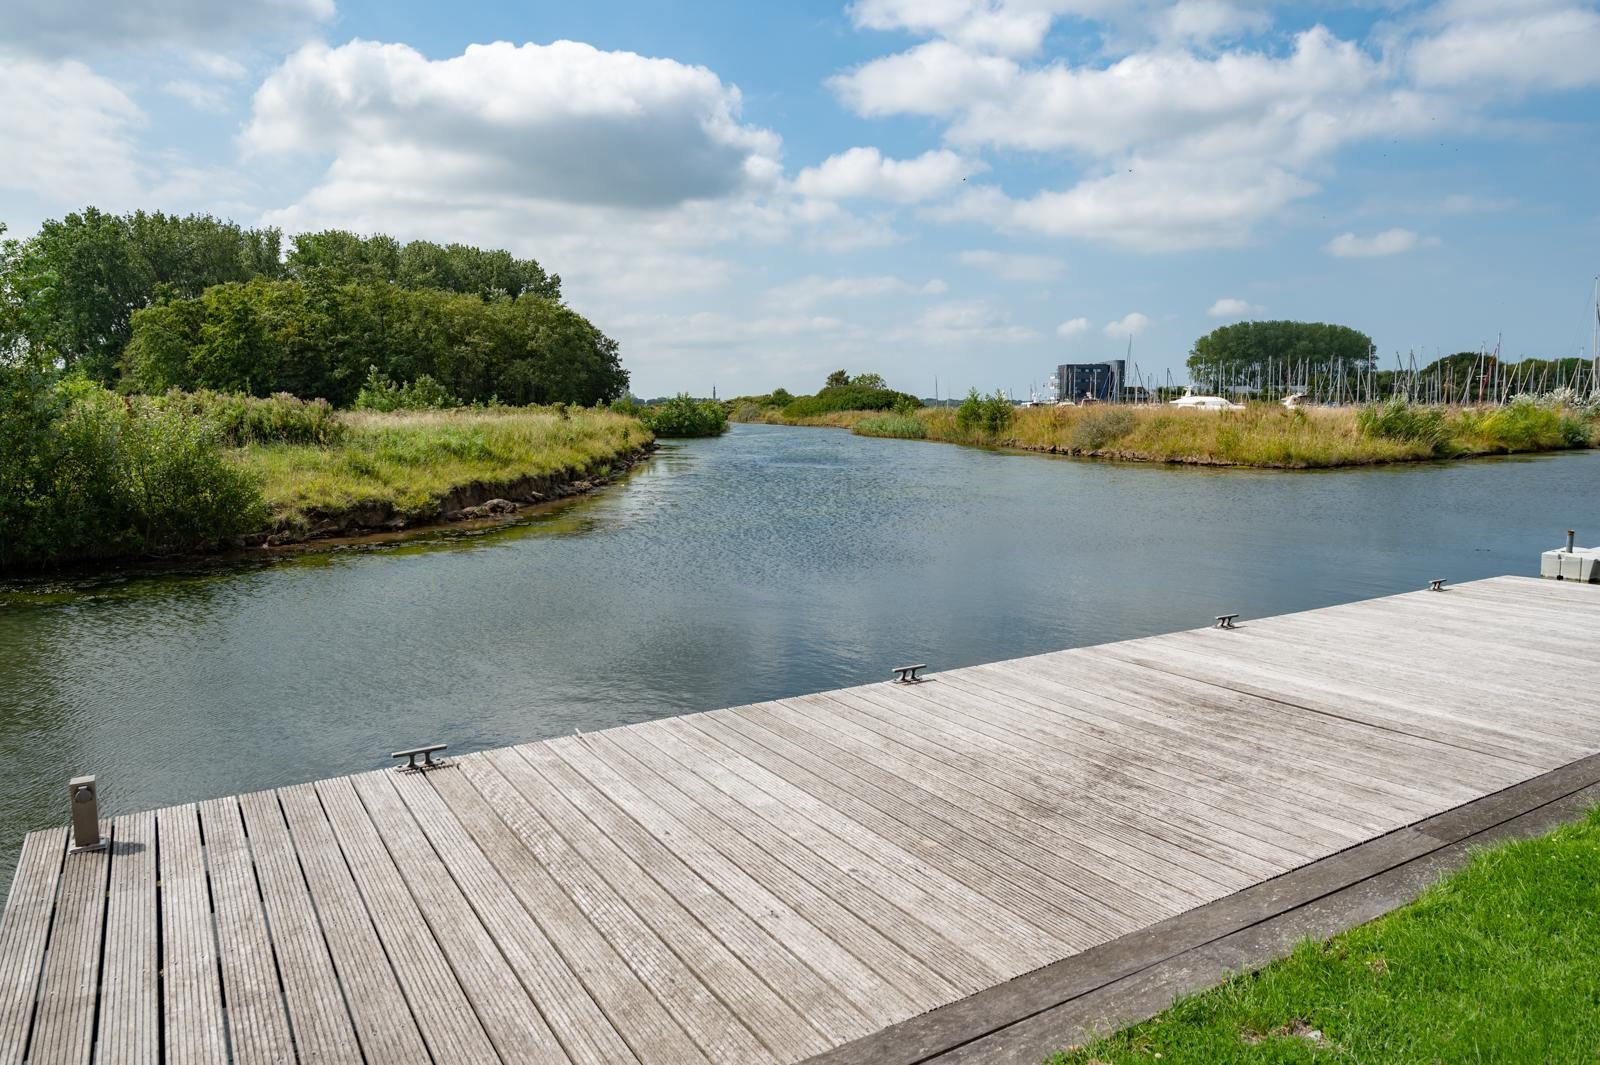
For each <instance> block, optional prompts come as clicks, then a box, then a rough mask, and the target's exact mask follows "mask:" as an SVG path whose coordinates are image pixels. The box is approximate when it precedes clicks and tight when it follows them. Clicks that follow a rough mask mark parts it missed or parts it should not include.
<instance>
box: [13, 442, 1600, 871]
mask: <svg viewBox="0 0 1600 1065" xmlns="http://www.w3.org/2000/svg"><path fill="white" fill-rule="evenodd" d="M1574 524H1575V525H1576V526H1577V528H1578V529H1580V530H1589V531H1590V532H1591V533H1593V534H1595V535H1589V536H1587V537H1580V538H1581V539H1583V540H1584V541H1585V542H1593V541H1600V454H1595V453H1585V454H1573V455H1563V456H1554V457H1541V458H1530V459H1519V460H1496V461H1485V462H1469V463H1458V464H1453V465H1418V466H1404V467H1395V468H1388V469H1366V470H1357V471H1331V472H1322V473H1303V474H1301V473H1287V474H1286V473H1271V472H1247V471H1238V470H1204V469H1167V468H1162V467H1153V466H1138V465H1111V464H1101V463H1089V462H1075V461H1070V460H1064V459H1052V458H1047V457H1042V456H1037V455H1016V454H1002V453H994V452H986V451H978V450H972V449H967V448H958V447H950V446H943V445H935V444H924V443H917V442H906V441H894V440H867V439H862V438H859V437H853V436H850V435H848V434H846V433H843V432H838V431H832V430H820V429H792V428H785V427H779V426H740V427H737V428H736V429H735V430H734V431H733V432H732V433H730V434H729V435H728V436H726V437H724V438H722V439H719V440H709V441H696V442H692V443H686V444H681V445H671V446H667V447H665V448H663V450H662V452H661V453H660V454H659V455H658V456H657V457H656V458H655V459H653V460H652V461H651V462H649V463H648V464H646V465H645V466H644V467H642V468H641V469H640V470H639V471H638V472H637V473H635V474H634V475H633V476H632V478H631V479H630V480H629V481H628V482H627V483H625V484H623V485H619V486H615V487H612V488H609V489H606V490H605V491H604V492H602V493H600V494H598V495H596V496H594V497H592V498H589V499H583V500H577V501H573V502H570V503H567V504H564V505H562V506H560V507H558V508H556V509H553V510H551V511H549V512H548V513H544V514H541V515H539V516H537V517H536V518H534V519H532V520H530V521H528V522H526V523H524V524H519V525H516V526H513V527H509V528H504V529H500V530H497V531H495V532H493V533H490V534H487V535H478V536H471V537H462V536H440V537H434V538H432V539H431V540H429V541H427V542H412V543H408V544H406V545H404V546H390V547H386V548H383V549H361V550H341V551H335V552H332V553H325V554H317V555H311V556H305V557H300V558H296V559H292V560H287V561H280V562H276V563H273V564H268V565H252V566H248V567H240V566H237V565H233V566H218V567H213V568H211V569H208V570H202V571H199V572H191V573H159V574H152V573H145V574H123V575H120V576H116V577H105V578H98V579H94V580H79V581H65V582H63V581H57V582H50V583H40V582H28V583H22V584H19V583H15V582H13V583H12V584H10V585H7V586H0V754H3V757H4V759H5V772H4V773H3V774H0V876H3V879H0V884H5V883H9V880H10V867H11V863H12V862H13V860H14V858H15V853H16V848H17V845H18V843H19V842H20V838H21V835H22V833H23V832H24V831H26V830H28V829H31V828H37V827H42V826H45V825H49V824H56V823H61V822H63V821H65V820H66V815H67V806H66V787H65V785H66V781H67V778H68V777H71V776H74V775H76V774H79V773H95V774H98V775H99V777H100V781H101V792H102V804H103V806H104V807H105V808H106V809H107V810H108V811H109V812H111V813H115V812H118V811H126V810H133V809H141V808H146V807H150V806H156V805H164V804H168V803H174V802H181V801H187V800H191V799H199V798H204V797H207V796H212V795H218V794H225V793H233V792H240V791H246V790H250V789H255V788H264V787H268V786H273V785H280V784H287V783H292V782H295V781H302V780H309V779H313V778H316V777H324V776H330V775H334V774H339V773H346V772H351V771H354V770H362V769H369V768H372V767H375V766H381V765H384V764H386V763H387V761H388V759H387V757H386V756H387V753H388V752H389V751H390V750H393V749H395V748H397V747H404V746H411V745H414V744H418V743H426V742H447V743H449V744H450V745H451V749H452V750H458V751H459V750H471V749H474V748H481V747H488V746H495V745H500V744H506V743H514V742H521V741H525V740H535V739H540V738H543V737H549V736H555V735H561V734H566V733H570V732H572V731H573V730H574V729H582V730H585V731H588V730H592V729H598V728H604V727H606V726H609V725H618V724H623V723H626V722H630V721H640V720H645V719H648V718H654V717H660V716H663V715H668V714H677V713H682V712H684V711H690V710H704V709H710V708H713V707H719V706H727V705H731V704H738V703H746V702H754V701H759V700H763V699H771V698H777V697H781V696H787V695H794V694H797V693H800V692H808V691H815V690H819V689H824V688H834V687H840V686H843V685H848V684H855V683H861V682H864V681H873V680H882V679H884V677H885V676H886V671H887V670H888V668H889V667H890V666H894V665H899V664H901V663H902V662H908V661H916V662H927V663H929V664H930V665H931V666H932V667H933V668H934V669H939V668H943V667H949V666H960V665H969V664H972V663H975V662H983V661H988V660H993V659H997V658H1010V657H1015V656H1019V655H1027V654H1034V653H1038V652H1042V651H1049V650H1056V649H1059V648H1062V647H1069V646H1075V645H1080V644H1089V643H1100V642H1104V641H1108V640H1118V639H1124V638H1128V637H1133V636H1144V635H1149V634H1153V633H1159V632H1166V631H1171V630H1174V629H1183V628H1192V627H1195V626H1198V625H1202V624H1205V623H1207V622H1209V621H1210V619H1211V617H1212V616H1213V615H1215V614H1218V613H1223V612H1225V611H1226V612H1234V611H1238V612H1240V613H1243V614H1245V615H1247V616H1249V615H1256V616H1260V615H1265V614H1275V613H1282V612H1285V611H1290V610H1300V609H1306V608H1310V607H1317V606H1325V605H1328V604H1332V603H1339V602H1345V601H1348V600H1353V599H1362V598H1367V597H1370V596H1375V595H1383V594H1386V593H1390V592H1397V591H1405V590H1409V589H1413V588H1417V587H1420V586H1422V585H1423V584H1425V583H1426V581H1427V579H1428V578H1431V577H1448V578H1450V579H1451V580H1456V581H1461V580H1469V579H1472V578H1477V577H1486V576H1493V575H1498V574H1502V573H1535V572H1537V566H1538V554H1539V552H1540V551H1541V550H1545V549H1547V548H1549V547H1552V546H1555V545H1556V544H1558V543H1559V542H1561V540H1562V537H1563V535H1564V532H1563V531H1564V530H1565V529H1566V528H1567V527H1568V526H1569V525H1574Z"/></svg>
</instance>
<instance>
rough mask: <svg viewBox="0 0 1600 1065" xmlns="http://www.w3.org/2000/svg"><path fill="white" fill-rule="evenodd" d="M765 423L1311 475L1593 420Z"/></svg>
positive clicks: (1396, 414) (1060, 413) (1378, 415)
mask: <svg viewBox="0 0 1600 1065" xmlns="http://www.w3.org/2000/svg"><path fill="white" fill-rule="evenodd" d="M753 420H759V421H762V422H766V423H776V424H785V425H805V426H831V427H835V428H844V429H849V430H851V431H852V432H854V433H856V434H857V435H859V436H881V437H893V438H897V439H908V440H931V441H936V442H940V443H953V444H967V445H973V446H982V447H1002V448H1015V449H1019V450H1023V451H1040V452H1046V453H1049V454H1056V455H1070V456H1075V457H1080V458H1103V459H1118V460H1122V461H1129V462H1154V463H1167V464H1177V465H1201V466H1245V467H1255V468H1262V469H1323V468H1331V467H1340V466H1365V465H1380V464H1384V463H1394V462H1417V461H1424V460H1434V459H1448V458H1473V457H1479V456H1487V455H1509V454H1528V453H1534V452H1544V451H1560V450H1569V449H1576V448H1585V447H1593V446H1595V444H1596V442H1597V439H1596V438H1597V436H1600V433H1597V431H1596V428H1597V427H1596V422H1595V417H1594V415H1593V414H1584V413H1580V412H1575V411H1567V410H1562V409H1559V408H1556V407H1548V406H1541V405H1538V404H1535V403H1524V404H1514V405H1511V406H1507V407H1503V408H1498V409H1493V410H1482V411H1479V410H1470V409H1456V410H1449V411H1444V410H1430V409H1425V408H1420V407H1406V406H1404V405H1401V406H1398V407H1397V406H1392V405H1386V406H1382V407H1375V408H1367V409H1365V410H1362V409H1355V408H1333V409H1318V408H1313V409H1307V410H1293V411H1292V410H1285V409H1284V408H1282V407H1279V406H1275V405H1266V404H1253V405H1251V406H1249V407H1247V408H1246V409H1245V410H1242V411H1225V412H1216V411H1202V410H1183V409H1177V408H1173V407H1169V406H1163V407H1109V406H1089V407H1029V408H1021V409H1016V410H1014V411H1012V412H1011V416H1010V418H1009V419H1008V424H1006V425H1005V426H1004V427H1002V428H1000V429H999V430H998V431H990V430H988V429H987V428H985V427H983V426H981V425H971V424H968V425H963V424H962V422H961V419H960V417H959V415H958V412H957V410H956V409H953V408H949V407H935V408H928V407H925V408H922V409H920V410H915V411H910V412H906V413H900V414H892V413H885V412H883V411H836V412H833V413H830V414H823V415H817V416H814V417H808V418H801V419H788V418H785V417H784V416H783V415H782V413H781V412H779V411H778V410H775V409H769V410H766V411H763V412H762V414H761V416H760V417H759V418H758V419H753Z"/></svg>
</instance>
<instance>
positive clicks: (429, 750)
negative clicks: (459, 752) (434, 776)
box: [389, 743, 450, 773]
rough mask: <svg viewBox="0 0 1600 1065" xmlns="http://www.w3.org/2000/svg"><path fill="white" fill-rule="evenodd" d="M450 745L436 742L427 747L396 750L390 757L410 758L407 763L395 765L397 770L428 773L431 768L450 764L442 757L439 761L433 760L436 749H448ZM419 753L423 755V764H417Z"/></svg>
mask: <svg viewBox="0 0 1600 1065" xmlns="http://www.w3.org/2000/svg"><path fill="white" fill-rule="evenodd" d="M449 746H450V745H449V744H448V743H435V744H431V745H429V746H427V747H413V748H411V749H410V750H407V751H395V752H394V753H393V754H391V755H390V756H389V757H390V758H405V759H408V761H407V762H406V764H405V765H402V766H396V767H395V771H396V772H400V773H426V772H427V771H428V770H430V769H443V768H444V767H445V766H447V765H449V764H450V763H449V762H447V761H445V760H444V759H442V758H441V759H439V761H437V762H435V761H434V760H433V753H434V752H435V751H443V750H446V749H447V748H448V747H449ZM419 754H420V755H422V764H421V765H418V764H417V755H419Z"/></svg>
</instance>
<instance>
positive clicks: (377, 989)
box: [245, 784, 428, 1065]
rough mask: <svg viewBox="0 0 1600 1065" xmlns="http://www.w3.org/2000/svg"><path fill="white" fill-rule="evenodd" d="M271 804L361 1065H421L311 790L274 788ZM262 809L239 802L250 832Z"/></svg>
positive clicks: (382, 956) (416, 1042)
mask: <svg viewBox="0 0 1600 1065" xmlns="http://www.w3.org/2000/svg"><path fill="white" fill-rule="evenodd" d="M276 798H277V801H278V804H279V806H280V807H281V809H282V811H283V816H284V819H285V821H286V823H287V824H288V828H289V839H290V843H291V844H292V845H293V847H294V853H295V857H296V859H297V862H298V864H299V867H300V870H301V872H302V874H303V875H304V876H305V880H306V888H307V892H308V896H309V900H310V902H311V904H312V905H313V906H314V907H315V909H316V913H317V917H318V920H319V922H320V923H321V925H322V928H323V931H324V933H325V938H326V942H327V946H328V954H329V957H330V959H331V961H332V963H333V968H334V971H335V973H336V974H337V978H338V981H339V988H340V990H341V991H342V993H343V995H344V1002H345V1006H346V1008H347V1009H348V1011H349V1014H350V1021H351V1024H352V1025H353V1027H354V1029H355V1033H356V1038H357V1040H358V1041H359V1043H360V1046H361V1051H362V1053H363V1055H364V1056H365V1058H366V1061H367V1063H368V1065H408V1063H410V1062H417V1061H425V1060H427V1058H428V1050H427V1046H426V1044H425V1042H424V1040H423V1038H422V1033H421V1031H420V1030H419V1029H418V1028H417V1020H416V1017H415V1016H414V1014H413V1012H412V1009H411V1006H410V1004H409V1003H408V1002H407V1000H406V995H405V992H404V991H403V990H402V989H401V987H400V982H399V978H398V977H397V976H396V974H395V971H394V967H393V966H392V965H391V963H390V961H389V956H388V954H387V951H386V949H385V947H384V943H383V940H382V938H381V937H380V936H379V935H378V931H377V929H376V928H375V927H374V925H373V921H372V918H371V916H370V915H369V914H368V911H367V907H366V903H365V902H364V901H363V900H362V896H361V891H360V889H359V888H358V887H357V885H356V882H355V879H354V877H353V876H352V874H351V872H350V868H349V866H348V865H346V864H345V859H344V855H343V853H342V852H341V851H340V849H339V844H338V842H337V840H335V838H334V835H333V827H332V826H331V825H330V824H329V823H328V819H327V817H326V816H325V814H324V813H323V809H322V803H321V800H319V799H318V798H317V793H316V790H315V789H314V788H313V787H312V785H310V784H299V785H295V786H293V787H288V788H280V789H278V792H277V796H276ZM268 805H269V804H268V803H267V802H266V800H265V799H262V800H261V801H260V803H259V805H258V804H256V803H251V802H246V803H245V816H246V819H247V820H248V821H250V823H251V824H252V826H254V825H255V824H257V823H260V824H263V825H265V824H266V823H267V822H268V821H269V820H270V817H271V811H270V809H267V808H266V807H267V806H268ZM266 831H267V830H266V829H265V828H264V829H263V832H266ZM419 983H420V981H419Z"/></svg>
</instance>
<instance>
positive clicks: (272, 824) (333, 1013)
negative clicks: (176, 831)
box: [208, 791, 388, 1065]
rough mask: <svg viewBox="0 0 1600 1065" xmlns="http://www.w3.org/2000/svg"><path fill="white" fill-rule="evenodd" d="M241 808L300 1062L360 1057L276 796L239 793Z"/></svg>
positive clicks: (320, 928)
mask: <svg viewBox="0 0 1600 1065" xmlns="http://www.w3.org/2000/svg"><path fill="white" fill-rule="evenodd" d="M239 810H240V813H241V814H243V817H244V829H245V832H246V833H247V834H248V835H249V839H250V851H251V854H252V856H253V858H254V860H255V871H256V876H257V878H258V880H259V881H260V888H261V902H262V907H263V909H264V911H265V914H266V919H267V925H268V927H269V928H270V929H271V933H272V943H273V948H274V951H275V952H276V954H277V958H278V964H279V966H280V968H281V970H282V972H283V974H284V979H283V992H284V995H283V999H284V1007H285V1008H286V1009H287V1011H288V1015H289V1024H290V1027H291V1030H292V1031H293V1033H294V1043H295V1050H296V1052H297V1054H298V1057H299V1060H300V1062H301V1063H302V1065H312V1063H325V1062H326V1063H332V1062H355V1061H360V1060H361V1047H360V1044H359V1042H358V1041H357V1040H356V1033H355V1029H354V1028H353V1027H352V1026H351V1023H350V1011H349V1009H348V1008H346V1006H345V1001H344V991H343V989H341V988H340V986H339V977H338V975H337V973H335V971H334V967H333V959H332V956H331V955H330V954H329V949H328V944H327V941H326V940H325V939H324V937H323V932H322V927H321V924H320V923H319V922H318V920H317V913H316V909H315V907H314V906H313V905H312V901H311V892H310V890H309V888H308V887H307V885H306V879H305V877H304V875H303V874H302V873H301V871H300V862H299V859H298V858H297V857H296V856H295V851H294V842H293V841H292V840H291V839H290V838H289V829H288V826H287V825H286V824H285V823H284V819H283V810H282V809H281V808H280V807H279V805H278V797H277V795H276V794H274V793H273V792H270V791H258V792H255V793H253V794H250V795H242V796H240V797H239ZM208 824H209V822H208ZM382 964H383V965H385V966H387V964H388V962H387V961H384V962H382Z"/></svg>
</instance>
